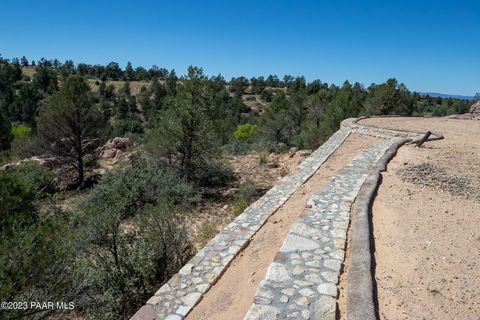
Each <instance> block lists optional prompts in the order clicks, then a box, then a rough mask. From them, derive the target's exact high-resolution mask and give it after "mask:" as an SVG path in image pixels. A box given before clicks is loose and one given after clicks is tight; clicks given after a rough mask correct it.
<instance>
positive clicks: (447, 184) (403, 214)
mask: <svg viewBox="0 0 480 320" xmlns="http://www.w3.org/2000/svg"><path fill="white" fill-rule="evenodd" d="M361 123H362V124H374V125H378V126H382V127H387V128H393V129H409V130H418V131H426V130H431V131H436V132H439V133H442V134H443V135H444V136H445V139H444V140H440V141H434V142H427V143H426V144H425V148H420V149H419V148H414V147H413V146H411V145H409V146H404V147H402V148H400V150H399V151H398V153H397V156H396V157H395V158H394V159H392V161H391V162H390V163H389V165H388V171H387V172H385V173H384V174H383V182H382V184H381V186H380V188H379V192H378V195H377V197H376V198H375V201H374V205H373V228H374V230H373V232H374V240H375V262H376V268H375V279H376V283H377V290H378V308H379V315H380V318H381V319H480V316H479V314H480V280H479V276H480V271H479V270H480V228H479V225H480V202H479V201H478V199H477V197H476V193H475V192H467V191H466V192H458V191H455V190H452V189H451V186H453V187H455V186H456V185H457V184H458V186H459V187H462V186H463V183H462V179H463V180H468V181H470V182H472V181H473V183H475V181H478V179H479V178H480V177H479V175H480V162H479V159H480V140H479V138H480V122H479V121H475V120H452V119H445V118H432V119H428V118H412V119H405V118H380V119H378V118H377V119H366V120H362V121H361ZM419 168H420V169H421V170H424V168H428V170H429V171H428V172H432V173H431V174H432V175H436V176H438V180H437V181H438V184H436V183H437V182H435V181H436V180H435V179H431V178H430V177H428V179H424V181H422V179H417V180H415V179H406V178H405V174H403V175H402V174H401V173H402V172H407V175H410V176H411V175H412V174H414V173H415V170H419ZM432 181H433V183H432ZM458 181H460V183H458ZM465 190H469V189H468V188H466V189H465Z"/></svg>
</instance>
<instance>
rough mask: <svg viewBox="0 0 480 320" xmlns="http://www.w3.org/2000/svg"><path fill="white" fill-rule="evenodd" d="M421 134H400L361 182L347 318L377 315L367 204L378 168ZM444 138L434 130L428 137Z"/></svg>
mask: <svg viewBox="0 0 480 320" xmlns="http://www.w3.org/2000/svg"><path fill="white" fill-rule="evenodd" d="M421 138H422V136H421V135H419V134H418V133H417V134H416V137H415V138H414V139H412V138H403V139H402V138H399V139H396V140H395V141H394V142H393V144H392V145H391V146H390V147H389V148H388V150H387V151H386V153H385V154H384V155H383V156H382V157H381V158H380V160H379V161H378V162H377V163H376V165H375V166H374V167H373V168H372V172H371V173H370V175H369V176H368V177H367V179H366V180H365V182H364V184H363V185H362V187H361V189H360V191H359V193H358V195H357V199H356V200H355V204H354V206H353V210H352V224H351V228H352V243H351V247H350V248H351V249H350V261H349V267H348V268H349V269H348V279H347V312H346V318H347V320H374V319H376V318H377V313H376V311H375V305H374V292H373V287H374V285H373V277H372V265H371V262H372V256H373V252H372V251H371V248H370V239H371V238H373V234H372V233H371V230H370V206H371V204H372V203H373V200H374V198H375V194H376V192H377V189H378V187H379V182H380V175H381V172H383V171H386V170H387V164H388V162H389V161H390V160H391V159H392V158H393V157H394V156H395V154H396V153H397V150H398V149H399V148H400V147H401V146H402V145H404V144H406V143H415V142H417V141H418V140H420V139H421ZM438 139H443V135H441V134H436V135H435V136H434V137H432V139H428V140H429V141H430V140H438Z"/></svg>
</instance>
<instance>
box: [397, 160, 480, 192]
mask: <svg viewBox="0 0 480 320" xmlns="http://www.w3.org/2000/svg"><path fill="white" fill-rule="evenodd" d="M397 174H398V175H399V176H400V177H401V179H402V181H403V182H411V183H413V184H415V185H417V186H422V187H428V188H433V189H436V190H440V191H443V192H448V193H450V194H452V195H454V196H459V197H462V198H465V199H472V200H477V201H480V176H460V175H456V174H452V173H450V172H448V171H447V170H446V169H445V168H441V167H438V166H435V165H433V164H431V163H421V164H418V165H405V166H404V167H403V168H400V169H398V170H397Z"/></svg>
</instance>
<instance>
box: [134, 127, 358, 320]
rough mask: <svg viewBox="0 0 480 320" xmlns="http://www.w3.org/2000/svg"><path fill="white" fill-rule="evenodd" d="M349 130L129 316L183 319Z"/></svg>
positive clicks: (321, 149) (335, 136) (137, 319)
mask: <svg viewBox="0 0 480 320" xmlns="http://www.w3.org/2000/svg"><path fill="white" fill-rule="evenodd" d="M349 134H350V130H349V129H348V128H341V129H340V130H338V131H337V132H335V133H334V134H333V135H332V136H331V137H330V139H328V140H327V141H326V142H325V143H324V144H322V145H321V146H320V147H319V148H318V149H317V150H315V151H314V152H313V153H312V154H311V155H310V156H309V157H308V158H307V159H305V160H304V161H303V162H302V163H301V164H300V165H299V170H298V172H297V173H295V174H289V175H287V176H285V177H283V178H282V179H281V180H280V181H279V182H278V183H277V184H276V185H275V186H274V187H273V188H271V189H270V190H269V191H268V192H267V193H266V194H265V195H264V196H263V197H262V198H260V199H259V200H257V201H256V202H255V203H253V204H252V205H251V206H249V207H248V208H247V209H245V211H244V212H243V213H242V214H240V215H239V216H238V217H237V218H235V219H234V220H233V221H232V222H231V223H230V224H229V225H227V226H226V227H225V228H224V229H223V230H222V231H221V232H220V233H219V234H218V235H217V236H215V237H214V238H213V239H212V240H211V241H210V242H209V243H208V244H207V245H206V246H205V247H204V248H202V249H201V250H200V251H199V252H198V253H197V254H196V255H195V256H194V257H193V258H192V259H191V260H190V261H189V262H188V263H187V264H186V265H185V266H183V267H182V269H180V271H179V272H178V273H177V274H175V275H174V276H173V277H172V278H171V279H170V280H169V281H167V283H165V284H164V285H163V286H162V287H161V288H160V289H159V290H158V291H157V292H156V293H155V295H154V296H152V297H151V298H150V299H149V300H148V301H147V303H146V305H144V306H143V307H142V308H140V309H139V310H138V311H137V313H135V314H134V315H133V316H132V317H131V318H130V319H131V320H153V319H167V320H180V319H183V318H184V317H185V316H186V315H187V314H188V313H189V312H190V311H191V310H192V309H193V307H194V306H195V305H196V304H197V303H198V302H199V301H200V300H201V299H202V297H203V295H204V294H205V293H206V292H207V291H208V290H209V289H210V287H211V286H212V285H213V284H215V282H216V281H217V279H218V278H219V277H220V276H221V275H222V274H223V272H224V271H225V269H226V268H227V267H228V266H229V264H230V263H231V262H232V260H233V259H234V258H235V256H236V255H237V254H238V253H240V252H241V251H242V250H243V248H244V247H245V246H247V245H248V243H249V241H250V239H251V237H252V236H253V235H254V234H255V233H256V232H257V231H258V230H259V229H260V228H261V227H262V225H263V224H264V223H265V222H266V221H267V219H268V218H269V217H270V216H271V215H272V214H273V213H274V212H276V211H277V210H278V209H279V208H280V207H281V206H282V205H283V204H284V203H285V202H286V201H287V199H288V198H289V197H290V196H291V195H292V194H293V193H294V192H295V191H296V190H297V189H298V187H299V186H301V185H302V184H303V183H305V182H306V181H307V180H308V179H309V178H310V177H311V176H312V175H313V174H314V173H315V172H316V171H317V170H318V168H319V167H320V166H321V165H322V164H323V163H324V162H325V161H326V160H327V159H328V158H329V157H330V155H331V154H332V153H333V152H334V151H335V150H336V149H337V148H338V147H340V146H341V145H342V143H343V142H344V141H345V140H346V138H347V137H348V135H349Z"/></svg>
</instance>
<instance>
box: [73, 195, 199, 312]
mask: <svg viewBox="0 0 480 320" xmlns="http://www.w3.org/2000/svg"><path fill="white" fill-rule="evenodd" d="M121 222H122V221H121V220H118V219H116V216H115V210H112V211H108V212H107V213H104V212H98V214H97V215H89V216H88V219H87V228H86V231H87V233H86V234H85V235H86V237H87V238H88V239H91V240H90V241H89V243H87V244H85V245H84V247H85V248H86V249H84V251H83V252H84V254H85V259H83V260H82V263H81V264H80V268H81V269H82V270H85V271H86V272H85V275H86V278H85V282H86V285H87V287H88V288H89V292H88V296H89V297H90V299H89V300H87V302H86V303H85V304H84V305H83V307H84V310H85V311H84V313H85V315H86V316H87V318H92V319H102V320H104V319H106V320H109V319H112V320H113V319H128V317H129V316H130V315H131V314H132V313H134V312H135V310H137V309H138V308H139V307H140V306H142V305H143V304H144V303H145V301H146V300H147V299H148V298H149V297H150V296H151V295H152V294H153V292H154V290H155V289H156V288H158V287H159V286H160V285H161V284H163V283H164V282H165V281H166V280H168V279H169V278H170V277H171V276H172V275H173V274H174V273H175V272H177V271H178V270H179V269H180V267H181V266H183V265H184V263H186V262H187V260H188V259H190V257H191V255H192V246H191V244H190V241H189V239H188V237H187V233H186V231H185V229H184V219H183V218H182V216H181V215H179V214H178V212H177V211H176V210H175V208H174V207H173V205H172V203H171V202H170V201H168V199H167V198H163V199H161V200H159V201H157V203H155V204H149V205H146V206H145V207H144V208H143V210H142V211H141V212H139V213H138V214H137V215H136V216H135V217H134V219H133V220H132V221H129V223H128V224H126V225H125V224H124V223H121Z"/></svg>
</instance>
